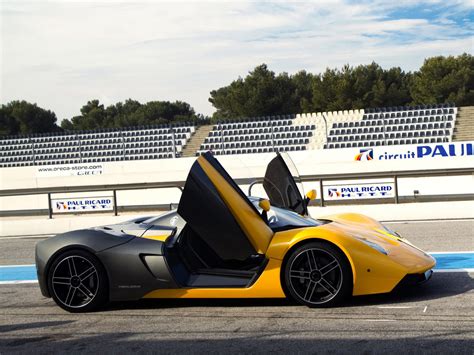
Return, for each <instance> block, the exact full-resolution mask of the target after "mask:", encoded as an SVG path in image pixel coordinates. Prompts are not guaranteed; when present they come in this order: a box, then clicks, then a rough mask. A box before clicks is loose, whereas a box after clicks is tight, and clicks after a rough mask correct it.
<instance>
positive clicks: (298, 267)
mask: <svg viewBox="0 0 474 355" xmlns="http://www.w3.org/2000/svg"><path fill="white" fill-rule="evenodd" d="M284 282H285V288H286V290H287V292H288V293H289V295H290V296H291V297H292V298H293V299H294V300H296V301H297V302H299V303H301V304H304V305H307V306H309V307H331V306H335V305H337V304H339V303H341V302H342V301H343V300H344V299H345V298H347V297H348V296H349V295H350V294H351V292H352V271H351V267H350V265H349V262H348V261H347V259H346V258H345V256H344V254H343V253H342V252H341V251H340V250H339V249H337V248H336V247H334V246H332V245H330V244H327V243H323V242H311V243H308V244H304V245H302V246H301V247H299V248H297V249H295V250H294V251H293V252H292V253H291V255H290V257H289V259H288V260H287V262H286V263H285V269H284Z"/></svg>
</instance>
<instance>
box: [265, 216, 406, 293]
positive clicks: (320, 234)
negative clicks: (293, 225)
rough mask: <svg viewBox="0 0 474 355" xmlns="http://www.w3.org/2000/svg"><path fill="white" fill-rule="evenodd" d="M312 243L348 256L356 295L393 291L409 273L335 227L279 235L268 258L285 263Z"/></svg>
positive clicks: (271, 245) (268, 253)
mask: <svg viewBox="0 0 474 355" xmlns="http://www.w3.org/2000/svg"><path fill="white" fill-rule="evenodd" d="M312 240H320V241H326V242H328V243H330V244H333V245H335V246H336V247H337V248H339V249H340V250H341V251H342V252H343V253H344V255H345V256H346V258H347V260H348V262H349V264H350V266H351V271H352V282H353V293H352V294H353V295H361V294H375V293H384V292H390V291H391V290H392V289H393V288H394V287H395V286H396V285H397V284H398V283H399V282H400V281H401V279H402V278H403V277H404V276H405V275H406V274H407V270H406V268H404V267H403V266H402V265H400V264H398V263H396V262H394V261H393V260H391V258H390V257H388V256H387V255H384V254H382V253H380V252H379V251H377V250H375V249H373V248H371V247H369V246H367V245H366V244H364V243H363V242H362V241H359V240H357V239H356V238H353V237H350V236H347V235H345V234H344V233H342V232H341V231H340V230H338V228H337V227H335V226H333V225H332V224H326V225H323V226H319V227H314V228H299V229H293V230H288V231H283V232H278V233H276V234H275V236H274V238H273V240H272V242H271V243H270V246H269V248H268V250H267V253H266V255H267V257H269V258H272V259H278V260H282V263H283V260H284V259H285V257H286V256H287V255H290V254H289V252H290V250H291V249H293V248H294V247H297V246H298V245H301V244H302V243H304V242H309V241H312ZM349 250H350V252H349Z"/></svg>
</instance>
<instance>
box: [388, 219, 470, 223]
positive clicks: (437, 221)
mask: <svg viewBox="0 0 474 355" xmlns="http://www.w3.org/2000/svg"><path fill="white" fill-rule="evenodd" d="M471 221H473V218H471V217H467V218H449V219H413V220H406V221H380V222H383V223H387V224H408V223H439V222H443V223H444V222H458V223H459V222H471Z"/></svg>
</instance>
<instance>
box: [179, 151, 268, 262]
mask: <svg viewBox="0 0 474 355" xmlns="http://www.w3.org/2000/svg"><path fill="white" fill-rule="evenodd" d="M178 213H179V215H180V216H181V217H182V218H183V219H184V220H185V221H186V224H187V226H188V227H189V228H191V229H192V231H193V232H194V233H196V234H197V235H198V236H199V237H200V238H201V239H202V240H203V241H204V242H205V243H206V244H207V245H208V246H209V247H210V248H211V249H212V250H213V251H214V252H215V253H216V254H217V255H218V256H219V257H220V258H221V259H222V260H224V261H225V260H229V261H230V260H239V261H243V260H246V259H248V258H250V257H252V256H254V255H256V254H265V252H266V251H267V248H268V245H269V244H270V241H271V239H272V237H273V232H272V230H271V229H270V228H269V227H268V225H267V224H266V222H265V221H264V220H263V219H262V217H261V215H260V214H259V213H258V211H257V209H256V208H255V206H254V205H253V204H252V203H251V202H250V201H249V199H248V198H247V196H245V194H244V193H243V192H242V190H241V189H240V188H239V187H238V185H237V184H236V183H235V182H234V180H232V178H231V177H230V176H229V174H228V173H227V172H226V171H225V170H224V168H223V167H222V166H221V165H220V163H219V162H218V161H217V160H216V159H215V158H214V157H213V156H212V154H211V153H209V152H208V153H206V154H204V155H202V156H200V157H199V158H198V159H197V160H196V161H195V162H194V164H193V166H192V167H191V170H190V172H189V175H188V177H187V180H186V184H185V186H184V190H183V193H182V195H181V199H180V201H179V206H178Z"/></svg>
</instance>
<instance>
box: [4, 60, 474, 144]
mask: <svg viewBox="0 0 474 355" xmlns="http://www.w3.org/2000/svg"><path fill="white" fill-rule="evenodd" d="M209 101H210V103H211V104H212V105H213V106H214V108H215V109H216V111H215V112H214V114H213V115H212V120H213V121H216V120H219V119H228V118H232V119H236V118H243V117H254V116H271V115H278V114H291V113H301V112H318V111H335V110H348V109H360V108H368V107H381V106H404V105H416V104H426V103H445V102H454V103H455V104H456V105H457V106H471V105H474V57H473V56H472V55H470V54H467V53H464V54H462V55H459V56H447V57H444V56H437V57H431V58H427V59H425V61H424V63H423V65H422V66H421V67H420V69H419V70H417V71H414V72H405V71H403V70H402V69H400V68H398V67H393V68H389V69H383V68H382V67H381V66H380V65H378V64H377V63H375V62H373V63H371V64H368V65H359V66H355V67H352V66H349V65H345V66H344V67H342V68H340V69H337V68H335V69H334V68H333V69H331V68H328V69H326V70H325V71H324V72H323V73H319V74H313V73H308V72H306V71H304V70H302V71H300V72H298V73H296V74H293V75H289V74H288V73H278V74H276V73H275V72H273V71H271V70H270V69H269V68H268V67H267V65H266V64H262V65H259V66H257V67H256V68H255V69H254V70H252V71H250V72H249V73H248V75H247V76H246V77H245V78H240V77H239V78H238V79H236V80H234V81H232V82H231V83H230V84H229V85H227V86H224V87H221V88H219V89H217V90H213V91H211V93H210V98H209ZM80 112H81V114H80V115H78V116H75V117H72V118H70V119H64V120H63V121H62V122H61V125H60V126H58V125H57V118H56V115H55V113H54V112H52V111H50V110H46V109H43V108H41V107H38V106H37V105H36V104H32V103H29V102H26V101H12V102H9V103H7V104H4V105H1V106H0V134H1V135H14V134H25V133H40V132H52V131H60V130H85V129H87V130H88V129H96V128H115V127H126V126H140V125H149V124H167V123H173V122H182V121H194V122H199V121H202V120H204V119H206V117H204V116H203V115H201V114H197V113H196V112H195V111H194V109H193V108H192V107H191V106H190V105H189V104H188V103H186V102H182V101H175V102H169V101H151V102H148V103H145V104H141V103H140V102H138V101H136V100H132V99H129V100H126V101H125V102H118V103H116V104H113V105H110V106H107V107H105V106H104V105H103V104H101V103H100V102H99V100H91V101H89V102H87V103H86V104H85V105H84V106H82V108H81V110H80Z"/></svg>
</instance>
